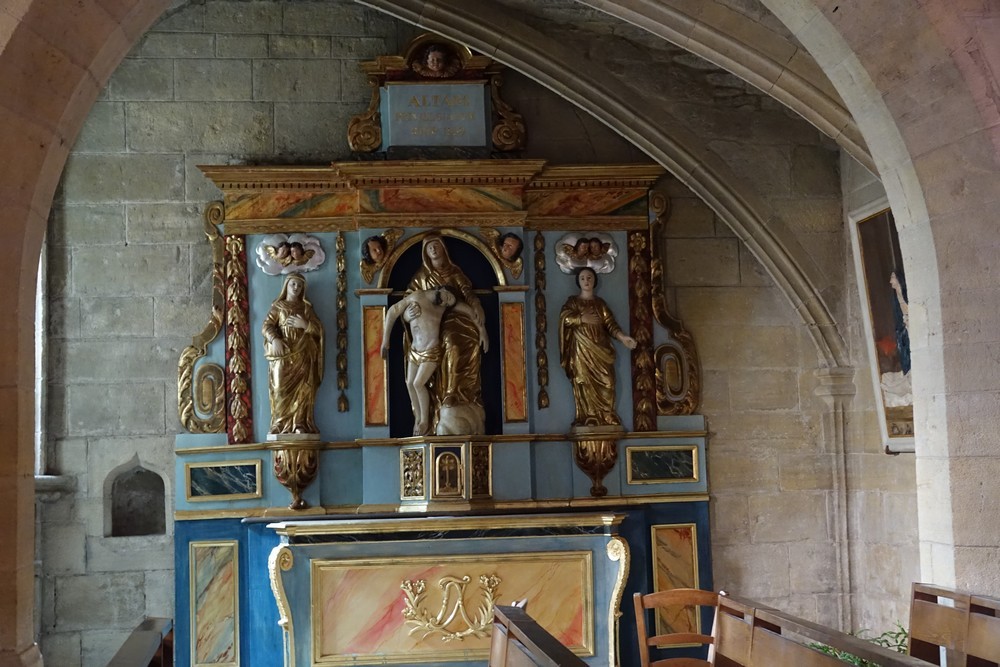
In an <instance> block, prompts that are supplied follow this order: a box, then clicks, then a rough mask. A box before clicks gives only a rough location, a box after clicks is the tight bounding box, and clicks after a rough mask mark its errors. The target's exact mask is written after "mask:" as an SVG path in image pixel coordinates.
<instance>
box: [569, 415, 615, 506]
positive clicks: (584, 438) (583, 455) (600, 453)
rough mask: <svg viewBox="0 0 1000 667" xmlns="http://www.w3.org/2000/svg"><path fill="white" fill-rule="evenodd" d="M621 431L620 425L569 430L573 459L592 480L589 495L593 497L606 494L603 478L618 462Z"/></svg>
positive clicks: (579, 427) (582, 427)
mask: <svg viewBox="0 0 1000 667" xmlns="http://www.w3.org/2000/svg"><path fill="white" fill-rule="evenodd" d="M623 433H624V431H623V430H622V428H621V427H620V426H575V427H573V430H572V431H571V432H570V439H571V440H573V443H574V444H573V460H574V461H576V465H577V467H578V468H580V470H582V471H583V472H585V473H587V476H588V477H590V480H591V482H593V484H592V485H591V487H590V495H592V496H594V497H595V498H602V497H604V496H606V495H608V489H607V487H606V486H604V484H603V480H604V476H605V475H607V474H608V473H609V472H611V469H612V468H614V467H615V463H617V462H618V440H619V439H620V438H621V436H622V434H623Z"/></svg>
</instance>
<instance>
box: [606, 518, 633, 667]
mask: <svg viewBox="0 0 1000 667" xmlns="http://www.w3.org/2000/svg"><path fill="white" fill-rule="evenodd" d="M607 552H608V559H609V560H611V561H613V562H616V563H618V573H617V575H616V576H615V585H614V588H613V589H612V591H611V604H610V608H609V610H608V629H609V630H610V634H611V636H610V650H611V652H610V655H609V656H608V657H609V660H608V664H610V665H618V664H619V662H618V646H619V645H620V643H619V634H620V630H621V627H620V626H621V617H622V612H621V606H622V597H623V596H624V594H625V583H626V582H627V581H628V573H629V569H631V568H630V566H631V561H632V556H631V552H630V551H629V547H628V542H626V541H625V540H624V538H622V537H619V536H617V535H616V536H614V537H612V538H611V540H610V541H609V542H608V545H607Z"/></svg>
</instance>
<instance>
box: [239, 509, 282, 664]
mask: <svg viewBox="0 0 1000 667" xmlns="http://www.w3.org/2000/svg"><path fill="white" fill-rule="evenodd" d="M243 528H244V530H245V534H246V542H247V552H248V554H247V559H246V561H247V567H246V576H245V577H244V580H243V581H242V582H240V584H241V588H242V589H244V590H245V595H244V599H245V600H246V604H245V605H244V607H243V614H242V617H241V619H240V621H241V622H240V627H241V634H242V636H243V644H242V645H241V647H240V648H241V652H240V654H241V655H242V656H243V657H242V660H241V664H242V665H245V666H246V667H275V666H276V665H278V666H280V665H282V664H284V663H283V661H284V644H283V638H282V634H283V630H282V629H281V628H280V627H279V626H278V604H277V602H275V599H274V593H273V592H272V591H271V581H270V579H269V575H268V570H267V559H268V557H269V556H270V554H271V550H272V549H274V547H276V546H277V545H278V539H277V535H275V534H274V531H272V530H270V529H268V528H267V522H263V521H260V522H257V521H254V522H247V523H245V524H244V526H243Z"/></svg>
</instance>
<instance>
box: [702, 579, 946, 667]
mask: <svg viewBox="0 0 1000 667" xmlns="http://www.w3.org/2000/svg"><path fill="white" fill-rule="evenodd" d="M712 635H713V637H714V638H715V650H714V653H715V655H714V659H713V664H714V665H716V667H779V666H782V665H788V666H789V667H844V663H843V662H842V661H840V659H838V658H837V657H835V656H833V655H829V654H827V653H823V652H821V651H819V650H817V649H814V648H812V647H811V646H809V644H811V643H814V642H815V643H819V644H825V645H827V646H832V647H833V648H836V649H838V650H841V651H846V652H847V653H851V654H853V655H856V656H858V657H859V658H863V659H865V660H869V661H871V662H874V663H876V664H878V665H881V666H882V667H928V663H927V662H925V661H923V660H919V659H917V658H913V657H910V656H907V655H903V654H902V653H896V652H895V651H891V650H889V649H886V648H883V647H881V646H878V645H877V644H873V643H871V642H869V641H866V640H864V639H859V638H858V637H854V636H852V635H848V634H845V633H843V632H839V631H837V630H834V629H832V628H827V627H824V626H822V625H818V624H816V623H811V622H810V621H806V620H805V619H801V618H798V617H796V616H792V615H791V614H786V613H784V612H782V611H779V610H777V609H772V608H770V607H766V606H763V605H760V604H757V603H755V602H752V601H750V600H743V599H739V598H735V597H732V596H727V595H720V596H719V603H718V607H717V610H716V624H715V628H713V631H712Z"/></svg>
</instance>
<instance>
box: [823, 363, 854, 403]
mask: <svg viewBox="0 0 1000 667" xmlns="http://www.w3.org/2000/svg"><path fill="white" fill-rule="evenodd" d="M855 372H856V370H855V369H854V368H853V367H850V366H835V367H833V368H818V369H816V371H815V374H816V379H817V380H819V384H818V385H817V386H816V389H815V390H814V392H815V394H816V395H817V396H821V397H823V398H849V397H851V396H854V394H855V393H856V392H857V387H855V386H854V374H855Z"/></svg>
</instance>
